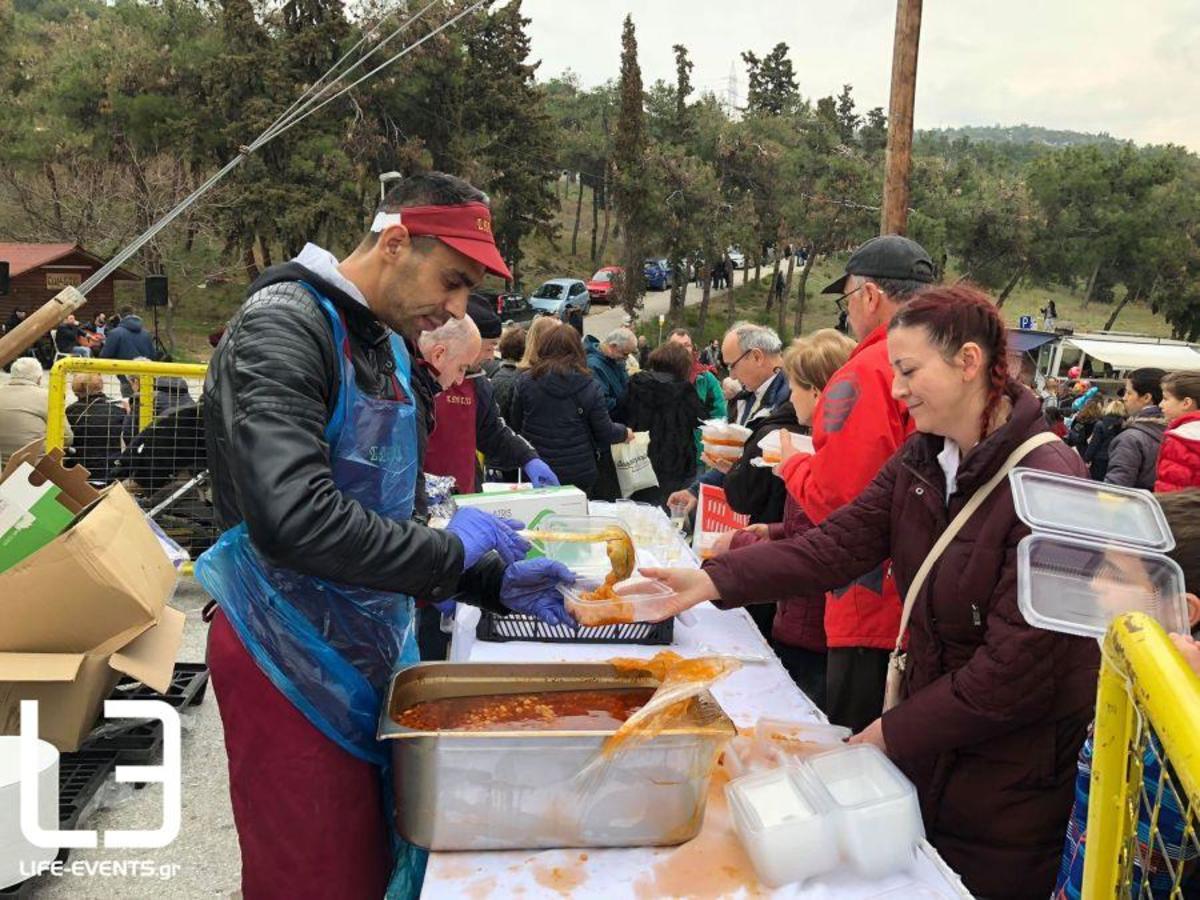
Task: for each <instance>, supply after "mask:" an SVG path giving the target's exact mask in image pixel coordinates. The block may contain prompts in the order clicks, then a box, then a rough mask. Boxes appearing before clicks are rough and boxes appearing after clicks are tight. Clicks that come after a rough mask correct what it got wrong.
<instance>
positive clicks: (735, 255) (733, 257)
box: [725, 247, 746, 269]
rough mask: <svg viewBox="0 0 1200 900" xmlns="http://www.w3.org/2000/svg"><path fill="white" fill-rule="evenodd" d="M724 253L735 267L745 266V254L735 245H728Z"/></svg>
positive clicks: (742, 267)
mask: <svg viewBox="0 0 1200 900" xmlns="http://www.w3.org/2000/svg"><path fill="white" fill-rule="evenodd" d="M725 255H726V256H728V257H729V261H730V262H731V263H733V267H734V268H735V269H744V268H746V254H745V253H743V252H742V251H741V250H739V249H738V248H737V247H730V248H729V249H728V250H726V251H725Z"/></svg>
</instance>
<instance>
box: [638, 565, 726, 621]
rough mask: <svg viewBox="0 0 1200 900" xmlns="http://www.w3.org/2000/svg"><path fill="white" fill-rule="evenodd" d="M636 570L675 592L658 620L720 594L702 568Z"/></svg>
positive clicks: (713, 598)
mask: <svg viewBox="0 0 1200 900" xmlns="http://www.w3.org/2000/svg"><path fill="white" fill-rule="evenodd" d="M638 572H639V574H641V575H642V576H644V577H646V578H654V579H656V580H658V581H661V582H663V583H664V584H665V585H667V587H669V588H670V589H671V590H673V591H674V592H675V597H674V599H672V600H671V601H669V602H668V603H667V604H665V609H664V611H663V614H662V615H661V616H660V617H659V619H658V621H660V622H661V621H662V620H663V619H669V618H670V617H671V616H675V615H678V614H679V613H681V612H685V611H686V610H689V609H691V608H692V607H693V606H695V605H697V604H698V603H703V602H704V601H705V600H716V599H717V598H718V597H720V596H721V595H720V593H719V592H718V591H717V586H716V585H715V584H713V580H712V579H711V578H709V577H708V573H707V572H705V571H704V570H703V569H639V570H638Z"/></svg>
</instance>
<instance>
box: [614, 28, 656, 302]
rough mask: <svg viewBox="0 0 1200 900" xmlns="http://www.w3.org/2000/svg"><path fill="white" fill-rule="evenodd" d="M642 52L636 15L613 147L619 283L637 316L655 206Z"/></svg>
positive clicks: (629, 31)
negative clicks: (621, 242)
mask: <svg viewBox="0 0 1200 900" xmlns="http://www.w3.org/2000/svg"><path fill="white" fill-rule="evenodd" d="M637 53H638V47H637V32H636V31H635V29H634V26H633V17H632V16H626V17H625V25H624V28H623V29H622V32H621V80H620V87H619V95H620V111H619V113H618V116H617V129H616V138H615V141H614V148H613V168H614V170H615V177H614V184H613V188H614V190H613V195H614V197H613V199H614V200H615V201H616V206H617V215H618V223H619V224H620V227H621V233H622V234H623V235H624V236H625V257H624V263H623V264H624V268H625V277H624V279H623V283H622V284H621V285H619V290H620V297H621V302H622V304H623V305H624V307H625V311H626V312H627V313H628V314H629V315H630V316H635V317H636V315H637V313H638V311H639V310H640V309H641V305H642V295H643V294H644V293H645V279H644V278H643V276H642V260H643V257H644V252H645V244H646V238H647V237H648V231H649V223H650V221H651V217H652V210H653V207H652V202H651V197H650V194H649V190H648V187H649V185H648V184H647V178H646V168H645V158H646V111H645V108H644V106H643V102H644V97H643V95H642V69H641V66H639V65H638V55H637Z"/></svg>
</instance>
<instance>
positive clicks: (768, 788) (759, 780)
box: [729, 767, 825, 831]
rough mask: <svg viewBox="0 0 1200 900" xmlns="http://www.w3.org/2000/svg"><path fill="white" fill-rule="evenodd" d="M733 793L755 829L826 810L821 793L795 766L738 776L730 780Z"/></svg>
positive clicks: (819, 813) (810, 815)
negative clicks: (815, 789)
mask: <svg viewBox="0 0 1200 900" xmlns="http://www.w3.org/2000/svg"><path fill="white" fill-rule="evenodd" d="M729 795H730V799H731V800H733V801H734V803H736V804H737V805H739V806H740V807H741V808H742V810H743V811H744V812H745V813H746V814H747V815H746V824H747V825H748V826H749V828H750V829H751V830H754V831H759V830H762V829H767V828H776V827H778V826H780V825H785V824H787V823H788V822H793V821H798V820H803V819H811V818H814V817H815V816H819V815H821V814H822V813H824V812H825V808H824V805H823V804H822V803H821V799H822V798H821V794H820V793H819V792H817V791H814V790H813V789H812V787H810V786H809V784H808V783H807V780H806V778H805V775H804V773H803V772H802V771H801V770H799V769H796V768H792V767H783V768H778V769H770V770H768V771H765V772H756V773H754V774H753V775H745V776H743V777H741V778H738V779H737V780H736V781H732V782H730V784H729Z"/></svg>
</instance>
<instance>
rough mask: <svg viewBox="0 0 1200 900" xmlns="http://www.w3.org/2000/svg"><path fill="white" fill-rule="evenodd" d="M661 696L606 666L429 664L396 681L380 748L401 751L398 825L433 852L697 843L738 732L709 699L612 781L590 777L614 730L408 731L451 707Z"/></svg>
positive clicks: (619, 761)
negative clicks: (436, 709) (429, 703)
mask: <svg viewBox="0 0 1200 900" xmlns="http://www.w3.org/2000/svg"><path fill="white" fill-rule="evenodd" d="M639 686H645V687H657V682H656V681H655V680H654V679H653V678H652V677H650V675H649V674H647V673H639V672H618V671H617V670H616V669H615V668H613V667H612V666H610V665H608V664H606V663H448V662H428V663H421V664H419V665H415V666H412V667H411V668H408V669H405V670H403V671H401V672H399V673H398V674H397V675H396V676H395V678H393V680H392V684H391V688H390V690H389V692H388V697H387V701H386V702H385V703H384V707H383V715H382V717H381V720H380V727H379V738H380V740H389V741H392V764H393V776H392V778H393V786H394V790H395V797H396V827H397V829H398V830H399V832H400V834H401V835H402V836H403V837H404V838H405V840H407V841H409V842H410V843H413V844H416V845H417V846H419V847H425V848H427V849H429V850H525V849H542V848H559V847H563V848H565V847H646V846H667V845H672V844H681V843H683V842H684V841H687V840H690V839H691V838H693V837H695V835H696V834H697V832H699V830H700V825H701V823H702V821H703V818H704V805H705V801H706V800H707V798H708V786H709V779H710V777H711V775H712V770H713V766H714V764H715V762H716V758H717V754H718V753H719V752H720V751H721V748H722V747H723V746H724V745H725V743H726V741H728V740H729V738H731V737H732V736H733V735H734V734H735V732H736V729H735V728H734V724H733V722H732V721H731V720H730V719H729V717H728V716H726V715H725V713H724V712H723V711H722V710H721V708H720V706H718V705H717V703H716V701H715V700H713V698H712V696H711V695H709V694H707V693H706V694H704V695H703V696H702V697H701V698H700V702H699V703H698V704H697V705H696V708H697V710H698V712H697V714H696V717H695V718H696V721H695V722H694V724H688V725H687V726H684V727H679V728H672V729H668V730H665V731H663V732H662V733H661V734H659V735H657V736H655V737H654V738H652V739H650V740H648V741H645V742H641V743H635V744H631V745H630V746H629V747H628V748H627V749H625V750H623V751H622V752H620V753H618V754H617V755H616V756H615V757H614V758H613V762H612V763H611V765H609V766H608V767H607V769H606V771H605V774H604V776H603V777H602V778H601V779H592V780H590V781H588V782H586V783H585V781H584V779H581V778H579V777H578V773H579V772H580V770H582V769H583V768H584V766H585V765H586V764H587V763H588V762H589V761H590V760H591V759H592V758H593V757H594V756H595V755H596V753H597V752H598V751H599V750H600V746H601V744H602V743H603V742H604V739H605V737H607V736H608V735H609V734H611V732H585V731H541V732H530V731H513V732H495V731H493V732H430V731H414V730H412V729H410V728H404V727H402V726H400V725H397V724H396V723H395V721H394V720H393V714H394V713H395V714H398V713H400V712H402V711H403V710H405V709H407V708H408V707H410V706H412V705H413V704H414V703H418V702H420V701H422V700H434V699H438V698H442V697H466V696H474V695H479V694H514V693H523V692H527V691H568V690H591V689H603V688H620V687H639Z"/></svg>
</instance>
